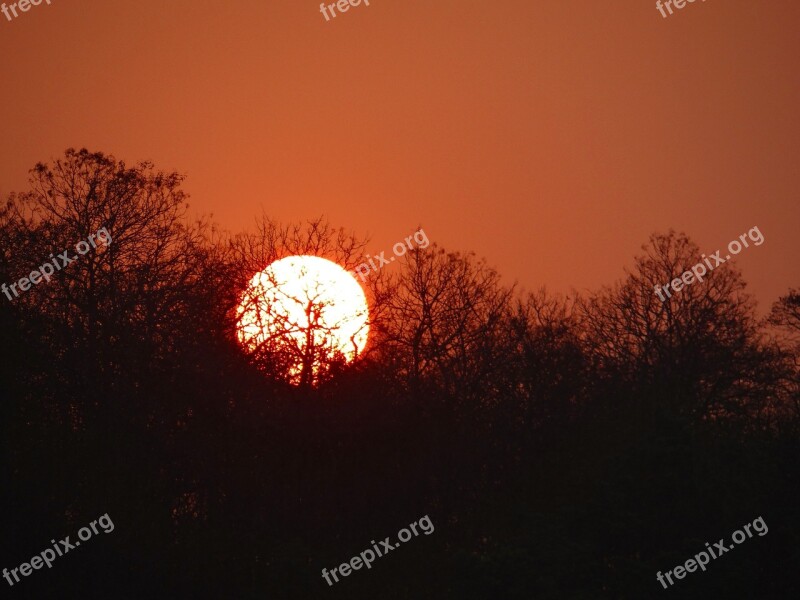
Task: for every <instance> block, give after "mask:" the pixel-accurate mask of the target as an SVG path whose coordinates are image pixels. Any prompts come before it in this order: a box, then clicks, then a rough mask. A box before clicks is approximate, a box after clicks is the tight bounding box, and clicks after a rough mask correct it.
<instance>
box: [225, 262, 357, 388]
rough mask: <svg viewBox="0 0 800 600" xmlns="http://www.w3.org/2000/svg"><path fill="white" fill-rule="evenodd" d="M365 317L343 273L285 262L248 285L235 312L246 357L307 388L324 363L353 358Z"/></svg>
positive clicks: (353, 284)
mask: <svg viewBox="0 0 800 600" xmlns="http://www.w3.org/2000/svg"><path fill="white" fill-rule="evenodd" d="M368 317H369V307H368V304H367V299H366V296H365V295H364V290H362V289H361V286H360V285H359V284H358V282H357V281H356V280H355V279H354V278H353V277H352V275H350V274H349V273H348V272H347V271H345V270H344V269H343V268H342V267H340V266H339V265H337V264H336V263H334V262H331V261H329V260H326V259H324V258H320V257H317V256H289V257H286V258H283V259H281V260H278V261H275V262H274V263H272V264H270V265H269V266H268V267H267V268H266V269H264V270H263V271H261V272H260V273H256V274H255V275H254V276H253V278H252V279H251V280H250V285H249V286H248V288H247V289H246V290H245V292H244V293H243V294H242V297H241V300H240V302H239V307H238V309H237V323H238V328H237V337H238V339H239V342H240V343H241V344H242V346H243V347H244V348H245V349H246V350H248V351H249V352H251V353H261V354H269V355H270V356H271V357H272V358H273V359H274V360H275V361H277V362H279V363H281V364H282V366H283V367H284V370H285V371H286V372H287V374H288V375H289V377H290V380H291V381H292V382H294V383H301V382H303V381H306V382H310V381H313V380H315V379H316V376H317V374H318V372H319V370H320V367H321V366H322V363H323V362H325V361H329V360H335V359H337V358H338V359H344V361H346V362H351V361H352V360H353V359H355V358H356V356H358V354H359V353H360V352H361V351H362V350H363V349H364V347H365V346H366V343H367V335H368V332H369V326H368V324H367V321H368Z"/></svg>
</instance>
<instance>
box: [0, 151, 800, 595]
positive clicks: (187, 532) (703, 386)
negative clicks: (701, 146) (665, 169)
mask: <svg viewBox="0 0 800 600" xmlns="http://www.w3.org/2000/svg"><path fill="white" fill-rule="evenodd" d="M184 179H185V176H184V175H182V174H180V173H177V172H169V171H162V170H159V169H158V168H157V166H156V165H154V164H151V163H149V162H142V163H137V164H133V165H131V164H126V163H125V162H124V161H122V160H118V159H117V158H115V157H114V156H113V155H112V154H107V153H104V152H90V151H89V150H86V149H80V150H77V149H68V150H66V152H65V153H64V154H63V156H61V157H60V158H58V159H56V160H53V161H51V162H49V163H40V164H37V165H35V166H34V167H33V168H32V170H31V172H30V186H29V188H28V189H26V190H23V191H19V192H15V193H12V194H10V195H9V196H8V197H6V198H4V199H3V204H2V207H0V282H5V283H7V284H11V283H13V282H17V281H18V280H19V279H20V278H21V277H26V276H27V275H28V273H30V272H31V271H32V270H33V269H36V268H37V267H38V266H39V265H42V264H43V263H44V262H45V261H46V260H49V257H50V256H51V255H53V256H56V255H58V254H59V253H61V252H63V251H64V250H65V249H67V248H73V247H75V244H76V243H78V242H79V241H81V240H87V239H88V237H89V235H90V234H93V233H95V232H98V231H100V230H102V229H103V228H105V230H106V234H107V237H108V240H109V241H110V240H113V241H110V243H108V244H99V243H98V244H97V245H96V247H94V248H91V249H90V250H89V251H88V252H86V254H85V255H82V256H80V258H79V259H78V260H75V261H74V262H72V263H71V264H69V265H67V266H64V268H63V269H60V270H57V271H56V272H54V273H53V274H52V276H51V277H50V278H49V280H48V281H41V282H40V283H39V284H37V285H33V286H31V287H30V289H29V290H27V291H25V292H24V293H20V294H19V295H18V296H14V295H12V296H11V298H10V299H9V298H7V297H6V296H5V295H0V328H1V330H2V334H3V335H2V345H1V348H2V349H1V350H0V352H1V353H2V358H1V359H0V400H1V401H2V417H1V418H0V423H1V425H0V426H1V427H2V445H3V448H2V461H0V498H2V505H3V507H4V511H3V512H4V514H5V519H4V525H3V537H4V543H3V550H2V564H0V567H6V568H9V569H11V568H12V567H17V566H18V565H20V564H21V563H23V562H25V561H28V560H29V559H30V557H31V556H34V555H35V554H37V553H39V552H41V550H43V549H45V548H47V547H48V546H51V545H52V544H49V541H50V540H52V539H55V540H58V539H61V538H63V537H64V536H66V535H68V534H71V535H72V536H73V538H74V537H75V532H77V530H78V529H79V528H80V527H82V526H84V525H86V524H88V523H89V522H90V521H92V520H93V519H97V518H98V517H99V516H100V515H105V514H107V515H109V517H110V518H111V519H112V520H113V523H114V526H115V527H114V531H113V532H112V533H108V534H102V532H101V534H100V535H98V536H96V538H94V539H92V541H91V542H87V543H86V544H84V545H83V546H81V547H80V548H77V549H76V550H75V551H71V552H70V553H69V555H67V556H64V557H62V558H59V559H58V561H57V562H55V563H54V564H53V567H52V568H44V569H41V570H38V571H35V572H34V573H33V574H32V575H31V576H29V577H26V578H24V579H23V580H22V581H21V582H20V583H17V584H15V585H14V586H13V587H9V588H8V589H6V590H5V592H4V597H9V598H38V599H41V598H57V597H58V598H103V599H107V598H114V599H122V600H127V599H130V600H134V599H136V600H140V599H141V598H235V599H249V598H253V599H255V598H280V599H283V600H294V599H316V598H347V599H360V598H365V599H366V598H385V599H387V600H389V599H415V600H416V599H447V598H453V599H456V598H457V599H460V600H472V599H476V600H477V599H489V598H492V599H494V598H502V599H509V600H518V599H519V600H530V599H531V598H539V599H559V600H578V599H590V598H609V599H631V600H633V599H637V600H638V599H642V598H663V597H666V596H668V595H670V596H672V597H675V598H732V597H737V598H792V597H798V595H799V594H800V582H798V577H797V565H798V564H799V563H800V552H798V531H800V510H799V509H798V506H799V503H798V496H799V494H800V480H799V479H798V464H800V460H798V459H800V436H799V434H800V370H799V368H800V289H788V290H786V292H785V295H783V296H782V297H781V298H780V300H778V301H777V302H775V304H774V305H773V306H769V307H757V306H756V303H755V301H754V300H753V298H752V297H751V296H750V295H749V294H748V292H747V288H746V282H745V280H744V279H743V277H742V274H741V273H740V271H739V270H738V269H737V266H736V263H735V261H731V262H730V263H727V264H725V265H721V266H720V267H719V268H716V269H714V270H713V271H710V272H709V273H708V274H707V276H706V278H705V279H704V281H702V282H697V283H695V284H693V285H691V286H687V287H685V288H684V289H683V290H682V291H681V292H680V293H679V294H674V295H673V296H672V297H671V298H668V299H667V301H662V300H660V299H659V298H658V297H657V296H656V295H655V294H654V293H653V289H654V286H657V285H661V284H662V283H664V282H669V281H672V280H673V279H674V278H676V277H679V276H680V274H681V273H683V272H685V271H687V270H688V269H690V268H691V267H692V266H693V265H695V264H697V263H698V262H699V261H700V255H701V252H700V249H699V248H698V246H697V245H696V244H695V243H694V242H693V241H692V240H691V239H690V238H689V237H688V236H687V235H685V234H683V233H681V232H676V231H672V230H670V231H666V232H655V233H653V234H652V236H651V237H650V238H649V239H648V240H643V246H642V249H641V252H640V253H639V254H638V255H637V256H634V257H631V261H630V263H629V264H626V265H619V267H620V272H621V273H624V274H623V276H622V277H621V278H620V279H619V280H618V281H614V282H609V283H608V285H607V286H605V287H603V288H601V289H598V290H594V291H591V292H580V293H570V294H566V295H563V294H556V293H552V292H550V291H548V290H547V289H546V288H545V287H544V286H542V287H536V282H530V285H532V286H533V287H534V289H532V290H528V289H526V288H525V287H523V286H521V285H519V284H510V283H508V282H506V280H505V279H504V278H503V277H502V275H501V274H500V273H498V272H497V271H496V270H495V269H494V268H492V266H491V265H490V264H488V263H487V262H486V261H485V260H483V259H481V258H480V257H478V256H476V255H475V254H473V253H471V252H469V251H468V249H467V250H464V249H445V248H443V247H442V246H441V245H439V244H438V243H437V241H436V239H435V237H434V236H433V235H431V243H430V245H429V246H428V247H425V248H422V247H416V248H414V249H413V250H409V252H408V253H407V254H406V255H405V256H404V257H403V258H402V259H399V260H398V261H396V262H394V263H393V264H392V265H391V267H386V268H383V269H379V270H371V271H370V272H369V274H368V275H367V277H366V281H364V282H363V283H362V285H363V287H364V289H365V293H366V295H367V298H368V300H369V310H370V317H369V319H370V322H369V323H370V335H369V342H368V344H367V347H366V349H365V351H364V352H363V353H362V354H361V355H359V357H358V358H357V359H356V360H354V361H350V362H348V361H344V360H341V357H337V356H335V355H317V356H315V357H313V361H312V362H314V363H315V364H316V365H317V369H316V370H315V371H314V373H313V376H310V375H309V376H304V377H302V378H301V380H300V383H298V380H297V377H293V376H291V374H289V373H288V372H287V368H286V357H285V356H283V355H282V354H281V351H280V349H275V348H272V347H270V348H267V349H265V350H264V351H261V350H259V351H250V349H248V348H246V347H243V346H242V345H241V344H240V343H239V341H238V339H237V306H238V304H239V302H240V299H241V297H242V294H243V292H244V291H245V289H246V287H247V285H248V282H249V281H250V279H251V277H252V276H253V274H254V273H256V272H258V271H259V270H261V269H263V268H264V267H265V266H266V265H268V264H270V263H271V262H273V261H275V260H277V259H279V258H282V257H284V256H290V255H313V256H319V257H324V258H327V259H330V260H332V261H334V262H336V263H337V264H339V265H341V266H342V267H343V268H345V269H347V270H353V269H355V268H356V267H357V266H358V265H359V264H361V263H362V262H363V260H364V259H363V256H364V253H365V251H366V250H367V249H368V248H369V246H368V243H369V240H368V239H366V238H365V237H363V236H362V235H361V234H359V233H358V232H354V231H351V230H349V229H348V228H347V227H346V226H344V225H341V224H338V223H337V224H334V223H331V222H330V221H329V220H328V219H327V218H326V217H325V216H320V217H318V218H316V219H313V220H310V221H304V220H298V221H297V222H294V223H280V222H277V221H275V220H274V219H272V218H271V217H270V216H269V202H268V200H265V204H264V213H263V214H261V215H254V220H253V223H254V226H253V228H252V229H251V230H249V231H244V232H230V231H226V230H224V229H222V228H221V227H220V226H218V225H217V224H216V223H215V222H214V220H213V218H212V217H203V218H200V219H199V220H192V219H190V217H189V216H188V215H189V214H190V213H189V208H188V207H189V195H188V192H187V191H186V190H185V189H184ZM420 225H421V226H423V225H425V224H424V223H421V224H420ZM767 235H768V234H767ZM622 269H624V272H623V271H622ZM798 285H799V286H800V282H798ZM424 515H429V517H430V520H431V522H432V523H433V524H434V525H435V532H433V533H432V534H431V535H423V536H420V537H417V538H415V539H414V540H413V541H412V542H409V543H408V545H403V546H402V547H401V548H400V549H398V550H397V551H395V552H392V553H391V554H390V555H389V556H386V557H384V558H382V559H380V560H378V561H377V562H376V563H375V564H373V565H372V568H371V569H369V570H363V569H362V570H360V571H358V572H357V573H353V574H352V575H350V576H349V577H347V578H346V579H345V580H343V581H341V582H339V583H337V584H336V585H335V586H332V587H331V586H329V585H328V584H327V583H326V582H325V579H323V578H322V577H321V575H320V573H321V571H322V569H324V568H328V569H330V568H331V567H335V566H337V565H338V564H339V563H340V562H342V561H344V560H346V559H347V558H348V557H350V556H355V555H357V554H358V553H359V552H361V551H362V550H363V549H364V548H369V547H370V541H371V540H379V539H383V538H384V536H386V535H389V534H392V535H394V533H395V532H396V531H397V530H399V529H400V528H402V527H404V526H406V525H407V524H409V523H412V522H414V521H415V520H417V519H419V518H420V517H422V516H424ZM758 517H762V518H763V521H764V522H766V524H768V525H769V533H768V534H767V535H764V536H763V537H760V536H756V537H753V538H752V539H750V540H748V541H746V542H744V543H743V544H742V545H741V546H737V547H736V548H735V550H733V551H731V552H729V553H727V554H725V556H722V557H720V558H719V559H718V560H714V561H712V562H711V563H710V564H709V565H708V568H707V571H704V572H697V573H692V574H690V575H689V576H688V577H686V578H685V579H683V580H679V581H677V583H676V585H674V586H671V587H670V588H669V589H667V590H665V589H664V588H663V587H662V585H661V584H659V582H658V580H657V579H656V573H657V572H665V571H668V570H670V569H672V568H674V566H675V565H679V564H682V563H683V562H684V561H686V559H689V558H691V557H692V556H694V555H695V554H697V552H699V551H701V550H703V549H704V548H705V544H706V542H709V543H711V544H713V543H714V542H716V541H717V540H718V539H720V538H723V537H724V538H726V539H730V534H731V532H732V531H734V530H735V529H737V528H739V527H740V526H741V525H742V524H744V523H750V522H752V521H753V520H754V519H756V518H758ZM7 585H8V584H6V583H5V582H4V581H0V586H2V587H5V586H7Z"/></svg>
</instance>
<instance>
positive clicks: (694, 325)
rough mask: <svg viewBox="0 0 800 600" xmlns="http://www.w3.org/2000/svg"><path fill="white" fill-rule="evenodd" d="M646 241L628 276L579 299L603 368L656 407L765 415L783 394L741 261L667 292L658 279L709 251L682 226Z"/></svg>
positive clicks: (712, 414)
mask: <svg viewBox="0 0 800 600" xmlns="http://www.w3.org/2000/svg"><path fill="white" fill-rule="evenodd" d="M643 250H644V254H643V255H641V256H638V257H637V258H636V260H635V267H634V269H633V270H632V271H631V272H628V274H627V277H626V278H625V279H624V280H623V281H622V282H621V283H619V284H617V285H615V286H613V287H611V288H606V289H604V290H603V291H601V292H600V293H599V294H597V295H596V296H593V297H590V298H583V299H582V300H581V301H580V303H579V313H580V317H581V322H582V330H583V331H584V335H583V340H584V344H585V346H586V352H587V356H589V357H590V358H591V359H592V362H593V364H594V369H595V371H596V372H597V373H598V374H599V376H600V377H601V378H602V377H605V378H607V379H608V380H609V381H614V382H616V385H620V384H623V385H625V386H626V388H627V389H628V390H632V393H633V394H637V392H636V390H638V392H639V393H641V399H640V402H638V403H635V404H634V408H635V409H636V410H642V411H646V412H649V413H650V414H651V415H652V414H655V412H658V410H659V408H660V407H663V408H669V409H671V411H672V412H676V413H678V414H683V415H685V416H690V415H694V416H695V417H698V418H712V419H713V418H721V417H724V416H732V415H745V414H748V415H751V416H753V415H761V416H764V417H765V418H766V417H767V416H768V412H769V411H768V410H767V407H768V405H769V404H770V403H771V402H772V401H773V400H774V398H773V397H772V395H771V394H772V392H771V391H770V390H771V389H772V388H770V386H769V385H767V383H768V382H764V381H763V380H762V379H763V377H762V376H763V374H764V372H765V371H763V369H762V367H764V365H765V361H767V362H768V361H769V360H770V357H769V356H768V355H767V354H768V353H767V352H766V351H765V349H764V348H763V347H761V346H760V344H759V333H758V329H757V321H756V319H755V317H754V311H753V306H754V305H753V302H752V300H751V299H750V297H749V296H748V295H747V294H746V293H745V292H744V288H745V284H744V282H743V281H742V278H741V274H740V273H739V271H738V270H737V269H736V268H735V267H734V266H733V265H731V264H727V265H724V266H722V267H720V268H717V269H715V270H713V271H711V272H709V273H708V274H707V275H706V278H705V279H704V280H703V281H695V282H694V283H693V284H691V285H687V286H686V287H684V288H683V289H682V290H681V291H680V292H676V293H674V294H673V295H672V297H671V298H665V300H664V301H662V300H661V299H659V297H657V295H656V293H655V289H656V288H657V287H659V288H660V286H661V285H662V284H664V283H666V282H670V281H672V280H673V279H675V278H677V277H680V276H681V274H682V273H684V272H685V271H687V270H689V269H691V268H692V267H693V266H694V265H695V264H697V263H699V262H701V253H700V251H699V249H698V248H697V246H696V245H695V244H694V243H692V242H691V241H690V240H689V238H688V237H686V235H684V234H677V233H675V232H673V231H670V232H669V233H668V234H666V235H653V236H651V238H650V242H649V244H647V245H645V246H643ZM772 383H774V382H772ZM645 390H646V392H647V393H644V391H645Z"/></svg>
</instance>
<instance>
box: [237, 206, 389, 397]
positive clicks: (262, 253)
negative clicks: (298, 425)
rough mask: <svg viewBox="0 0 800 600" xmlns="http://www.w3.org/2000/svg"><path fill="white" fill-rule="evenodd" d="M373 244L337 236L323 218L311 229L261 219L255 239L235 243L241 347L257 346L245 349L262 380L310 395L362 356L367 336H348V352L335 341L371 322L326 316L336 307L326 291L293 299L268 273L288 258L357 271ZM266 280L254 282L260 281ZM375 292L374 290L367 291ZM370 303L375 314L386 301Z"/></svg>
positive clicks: (308, 291) (338, 231)
mask: <svg viewBox="0 0 800 600" xmlns="http://www.w3.org/2000/svg"><path fill="white" fill-rule="evenodd" d="M366 244H367V241H366V239H359V238H357V237H356V236H355V235H354V234H352V233H347V232H346V231H345V230H344V229H342V228H339V229H335V228H333V227H332V226H331V225H330V224H329V223H328V221H327V220H326V219H324V218H322V217H320V218H318V219H316V220H313V221H309V222H308V223H305V224H302V223H296V224H290V225H281V224H279V223H277V222H275V221H273V220H271V219H269V218H268V217H266V216H263V215H262V217H261V218H260V220H259V221H258V223H257V231H256V233H255V234H250V235H240V236H238V237H237V238H236V240H235V242H234V244H233V247H234V251H235V255H236V263H237V265H238V270H239V279H238V281H237V287H238V289H240V290H241V301H240V304H239V307H238V309H237V314H236V319H235V323H236V332H235V333H236V336H237V337H238V338H239V339H240V340H242V339H249V340H251V341H250V342H245V344H244V347H245V349H246V350H247V351H248V354H249V356H250V359H251V360H252V361H253V362H254V363H255V364H256V365H257V366H258V367H259V368H260V369H261V370H262V371H263V372H265V373H268V374H270V375H272V376H273V377H275V378H277V379H280V380H285V381H290V382H292V383H297V384H300V385H301V386H304V387H307V386H310V385H314V384H317V383H319V382H320V381H322V380H323V379H325V378H326V377H328V376H329V375H330V373H332V372H333V371H334V370H336V369H337V368H341V367H342V366H343V365H344V364H345V363H347V362H349V361H350V360H351V359H352V358H353V357H355V356H357V355H358V354H359V351H360V344H358V343H357V340H356V337H358V336H360V335H361V332H360V331H352V332H349V336H348V337H349V338H350V344H349V346H348V347H344V348H343V347H340V346H339V345H338V344H337V342H336V340H337V339H338V338H339V337H340V336H341V335H342V329H343V328H347V327H349V326H350V325H351V324H352V323H354V322H356V321H359V320H361V319H363V318H364V317H365V316H366V315H361V314H350V315H349V317H346V318H340V319H337V320H336V321H335V322H334V321H331V320H330V317H327V315H329V313H330V311H331V309H333V308H335V307H334V306H333V302H332V301H331V300H330V298H329V297H327V296H326V294H325V292H326V290H325V288H324V287H320V285H313V286H310V287H308V289H305V290H302V291H296V292H291V293H290V292H287V291H286V289H287V283H288V282H286V281H279V280H278V276H277V275H276V274H275V273H274V272H270V271H266V272H265V269H266V267H268V266H269V265H272V264H273V263H275V262H276V261H278V260H280V259H283V258H286V257H289V256H315V257H319V258H325V259H328V260H330V261H332V262H334V263H336V264H338V265H340V266H341V267H342V268H343V269H345V270H352V269H354V268H355V267H356V265H357V264H358V263H359V262H360V260H359V257H360V255H362V254H363V251H364V249H365V248H366ZM259 273H260V274H261V275H260V276H259V277H258V278H257V279H258V280H257V281H254V280H253V276H254V275H255V274H259ZM377 277H379V276H377V275H376V276H375V277H373V280H372V281H374V280H375V279H376V278H377ZM370 289H374V287H373V288H371V287H370V286H367V290H370ZM368 297H369V298H370V299H372V300H373V302H372V305H373V306H375V304H376V303H375V299H376V298H378V297H379V296H378V295H377V294H375V293H371V294H368ZM369 325H370V322H369V321H368V322H367V325H366V326H369Z"/></svg>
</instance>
